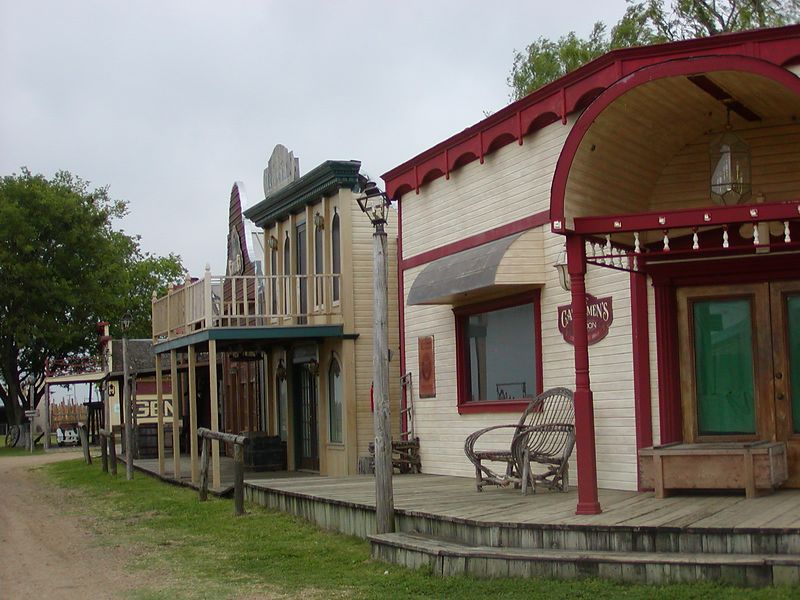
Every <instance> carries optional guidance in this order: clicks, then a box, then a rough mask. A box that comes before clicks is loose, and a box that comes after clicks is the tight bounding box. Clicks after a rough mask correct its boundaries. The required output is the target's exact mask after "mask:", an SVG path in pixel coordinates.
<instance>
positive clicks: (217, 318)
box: [152, 270, 341, 342]
mask: <svg viewBox="0 0 800 600" xmlns="http://www.w3.org/2000/svg"><path fill="white" fill-rule="evenodd" d="M339 278H340V275H338V274H323V275H233V276H224V277H219V276H213V275H211V272H210V271H209V270H206V273H205V275H204V276H203V277H202V278H200V279H187V281H186V282H185V283H184V284H182V285H179V286H173V287H171V288H170V289H169V290H168V292H167V295H166V296H162V297H160V298H158V297H156V296H155V294H154V295H153V310H152V323H153V341H154V342H159V341H164V340H168V339H173V338H177V337H182V336H184V335H189V334H191V333H194V332H197V331H201V330H204V329H211V328H218V327H268V326H272V325H279V326H282V325H307V324H316V323H318V322H319V320H320V319H321V318H329V319H327V321H328V322H340V321H338V319H339V318H340V316H341V304H340V302H339V300H338V296H339V295H340V291H341V290H340V281H339ZM334 292H336V295H337V301H335V302H334V301H333V296H334Z"/></svg>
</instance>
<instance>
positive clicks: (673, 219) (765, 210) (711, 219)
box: [573, 199, 800, 235]
mask: <svg viewBox="0 0 800 600" xmlns="http://www.w3.org/2000/svg"><path fill="white" fill-rule="evenodd" d="M751 210H756V211H757V213H758V214H757V216H756V217H753V215H752V214H750V211H751ZM798 217H800V199H797V200H787V201H785V202H768V203H764V204H743V205H739V206H717V205H713V204H710V205H709V206H708V208H685V209H679V210H669V211H653V212H646V213H630V214H625V215H615V216H602V217H578V218H576V219H575V226H574V227H573V231H574V232H575V233H580V234H583V235H595V234H602V235H604V234H606V233H621V232H632V231H648V230H659V229H664V228H666V229H667V230H669V229H676V228H681V227H708V226H709V225H720V224H729V225H730V224H733V223H753V222H758V221H786V220H789V219H797V218H798ZM659 219H663V220H664V223H661V222H660V221H659Z"/></svg>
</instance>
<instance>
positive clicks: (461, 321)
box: [455, 295, 541, 412]
mask: <svg viewBox="0 0 800 600" xmlns="http://www.w3.org/2000/svg"><path fill="white" fill-rule="evenodd" d="M455 313H456V329H457V336H458V345H459V352H458V358H459V360H458V392H459V394H458V395H459V406H460V408H464V407H466V406H469V405H472V406H477V405H483V406H482V407H483V409H484V410H492V409H496V410H516V409H517V408H519V405H520V403H521V404H523V405H526V404H527V403H528V402H529V399H530V398H532V397H534V396H536V395H537V393H539V391H540V388H541V375H540V373H541V357H540V356H539V343H537V339H538V338H539V337H540V335H539V333H538V332H539V323H538V321H539V319H538V313H539V306H538V295H537V296H536V297H535V298H532V297H531V296H530V295H527V296H526V297H525V298H519V297H517V298H515V299H507V300H501V301H495V302H491V303H486V304H481V305H473V306H469V307H464V308H458V309H456V310H455ZM467 412H469V410H467Z"/></svg>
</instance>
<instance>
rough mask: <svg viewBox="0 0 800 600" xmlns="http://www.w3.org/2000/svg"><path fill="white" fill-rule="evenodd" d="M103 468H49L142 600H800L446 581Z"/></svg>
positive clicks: (697, 587)
mask: <svg viewBox="0 0 800 600" xmlns="http://www.w3.org/2000/svg"><path fill="white" fill-rule="evenodd" d="M97 463H99V461H96V462H95V464H94V465H93V466H86V465H85V464H83V462H82V461H77V460H76V461H67V462H61V463H55V464H50V465H47V466H46V467H44V470H45V472H46V475H47V476H48V477H50V478H51V479H52V480H53V481H55V482H56V483H58V484H59V485H62V486H66V487H69V488H70V489H72V490H75V493H74V495H73V497H72V501H71V502H70V506H69V507H67V510H70V511H74V512H77V513H78V514H81V515H93V522H94V523H95V527H96V528H97V529H98V530H99V531H100V533H101V534H102V535H101V536H100V537H98V540H99V542H98V543H103V544H113V545H128V544H133V548H134V549H135V552H134V555H135V558H134V559H133V565H132V568H134V569H136V570H139V571H141V574H142V578H143V580H144V581H148V583H147V584H146V585H147V586H148V587H146V588H145V589H144V590H141V591H138V592H136V593H135V595H134V598H137V599H138V600H150V599H164V600H166V599H168V598H169V599H171V598H248V599H249V598H260V597H264V596H266V597H302V598H330V597H337V598H382V599H383V598H459V599H460V598H480V599H482V600H483V599H485V598H525V599H528V600H530V599H535V598H568V599H591V600H600V599H605V598H625V599H637V598H641V599H647V600H657V599H665V600H666V599H670V600H672V599H683V598H692V599H698V600H700V599H707V598H725V599H726V600H735V599H737V598H763V599H764V600H766V599H770V600H775V599H784V598H785V599H789V598H798V597H800V587H791V588H771V589H764V590H746V589H737V588H730V587H722V586H718V585H714V584H713V583H702V584H691V585H689V584H682V585H673V586H658V587H657V586H643V585H627V584H618V583H613V582H608V581H602V580H594V579H581V580H573V581H554V580H545V579H494V580H481V579H473V578H469V577H452V578H441V577H436V576H434V575H432V574H431V573H429V572H426V571H411V570H407V569H404V568H400V567H397V566H395V565H387V564H384V563H377V562H373V561H372V560H371V559H370V554H369V544H368V543H367V542H365V541H363V540H360V539H356V538H352V537H346V536H342V535H339V534H334V533H329V532H326V531H320V530H318V529H316V528H314V527H313V526H311V525H309V524H308V523H305V522H303V521H301V520H299V519H296V518H294V517H290V516H287V515H284V514H282V513H278V512H274V511H269V510H266V509H262V508H260V507H257V506H252V505H249V506H247V510H248V514H247V515H246V516H244V517H235V516H234V515H233V505H232V501H231V500H220V499H212V500H210V501H208V502H205V503H200V502H199V501H198V499H197V494H196V492H192V491H190V490H187V489H185V488H179V487H175V486H171V485H168V484H165V483H162V482H160V481H157V480H155V479H153V478H150V477H147V476H145V475H143V474H141V473H138V472H137V473H136V475H135V478H134V480H133V481H132V482H128V481H126V480H125V477H124V469H123V470H121V474H120V475H118V476H117V477H116V478H114V477H112V476H110V475H106V474H103V473H102V472H101V471H100V467H99V465H98V464H97Z"/></svg>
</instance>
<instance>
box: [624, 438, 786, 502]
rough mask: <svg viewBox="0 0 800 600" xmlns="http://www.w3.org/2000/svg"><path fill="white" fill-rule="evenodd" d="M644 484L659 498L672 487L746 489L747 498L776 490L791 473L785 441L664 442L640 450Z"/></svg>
mask: <svg viewBox="0 0 800 600" xmlns="http://www.w3.org/2000/svg"><path fill="white" fill-rule="evenodd" d="M639 475H640V482H641V485H642V487H643V488H646V489H649V488H652V489H653V490H654V491H655V496H656V498H664V497H665V496H666V495H667V494H668V493H669V491H670V490H673V489H744V491H745V495H746V497H747V498H754V497H755V496H756V495H757V494H758V491H759V490H770V491H772V490H774V489H775V488H776V487H778V486H780V485H781V484H783V483H784V482H785V481H786V479H787V477H788V467H787V463H786V444H784V443H783V442H765V441H760V442H709V443H697V444H683V443H674V444H665V445H663V446H654V447H652V448H642V449H641V450H639Z"/></svg>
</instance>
